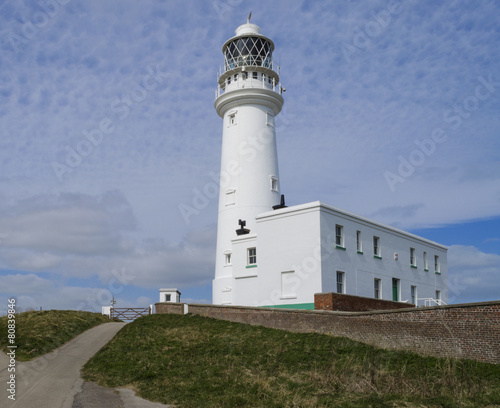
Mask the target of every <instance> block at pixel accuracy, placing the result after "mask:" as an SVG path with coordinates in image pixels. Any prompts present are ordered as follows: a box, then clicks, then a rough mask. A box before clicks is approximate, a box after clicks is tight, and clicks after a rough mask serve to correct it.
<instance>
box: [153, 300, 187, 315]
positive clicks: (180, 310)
mask: <svg viewBox="0 0 500 408" xmlns="http://www.w3.org/2000/svg"><path fill="white" fill-rule="evenodd" d="M184 305H185V303H168V302H161V303H155V313H157V314H167V313H168V314H184Z"/></svg>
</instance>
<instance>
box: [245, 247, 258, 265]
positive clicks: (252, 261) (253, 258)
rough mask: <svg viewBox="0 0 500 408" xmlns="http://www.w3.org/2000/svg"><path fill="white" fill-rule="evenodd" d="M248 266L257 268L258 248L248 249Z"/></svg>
mask: <svg viewBox="0 0 500 408" xmlns="http://www.w3.org/2000/svg"><path fill="white" fill-rule="evenodd" d="M247 266H257V247H251V248H247Z"/></svg>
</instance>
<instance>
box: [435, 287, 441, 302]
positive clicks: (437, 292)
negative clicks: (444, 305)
mask: <svg viewBox="0 0 500 408" xmlns="http://www.w3.org/2000/svg"><path fill="white" fill-rule="evenodd" d="M436 303H437V304H438V305H440V304H441V291H440V290H436Z"/></svg>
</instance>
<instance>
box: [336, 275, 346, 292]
mask: <svg viewBox="0 0 500 408" xmlns="http://www.w3.org/2000/svg"><path fill="white" fill-rule="evenodd" d="M337 293H345V273H344V272H340V271H337Z"/></svg>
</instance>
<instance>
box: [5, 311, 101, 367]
mask: <svg viewBox="0 0 500 408" xmlns="http://www.w3.org/2000/svg"><path fill="white" fill-rule="evenodd" d="M105 322H109V318H108V317H107V316H103V315H102V314H99V313H91V312H81V311H73V310H47V311H40V312H24V313H20V314H16V345H17V346H18V348H17V349H16V359H17V360H18V361H28V360H32V359H34V358H35V357H38V356H40V355H42V354H45V353H48V352H50V351H52V350H55V349H56V348H57V347H59V346H61V345H63V344H64V343H66V342H67V341H69V340H71V339H72V338H73V337H76V336H77V335H79V334H80V333H83V332H84V331H85V330H88V329H90V328H92V327H94V326H97V325H98V324H101V323H105ZM7 340H8V338H7V316H4V317H1V318H0V348H1V349H2V350H3V351H4V352H5V351H7Z"/></svg>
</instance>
